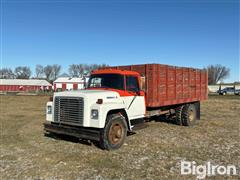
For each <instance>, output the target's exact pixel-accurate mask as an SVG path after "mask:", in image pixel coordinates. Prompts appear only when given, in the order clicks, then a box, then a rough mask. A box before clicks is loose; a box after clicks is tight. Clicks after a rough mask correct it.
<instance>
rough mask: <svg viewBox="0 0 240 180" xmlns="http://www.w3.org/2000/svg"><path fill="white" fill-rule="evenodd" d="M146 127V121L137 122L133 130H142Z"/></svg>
mask: <svg viewBox="0 0 240 180" xmlns="http://www.w3.org/2000/svg"><path fill="white" fill-rule="evenodd" d="M146 127H148V125H147V124H145V123H141V124H136V125H134V126H133V128H132V131H137V130H141V129H144V128H146Z"/></svg>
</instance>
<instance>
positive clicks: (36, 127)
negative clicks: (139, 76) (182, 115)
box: [0, 96, 240, 179]
mask: <svg viewBox="0 0 240 180" xmlns="http://www.w3.org/2000/svg"><path fill="white" fill-rule="evenodd" d="M0 99H1V102H0V113H1V142H0V143H1V148H0V149H1V162H0V167H1V169H0V170H1V172H0V173H1V179H25V178H29V179H45V178H47V179H77V178H79V179H102V178H103V179H119V178H122V179H145V178H148V179H189V178H192V179H194V178H195V177H194V176H181V175H180V168H179V164H180V161H181V160H188V161H193V160H194V161H196V162H197V163H199V164H202V163H204V162H205V161H211V162H213V163H215V164H224V165H227V164H235V165H240V162H239V161H240V144H239V137H240V134H239V133H240V129H239V128H240V120H239V114H240V113H239V112H240V105H239V100H240V98H239V97H236V96H227V97H220V96H213V97H210V98H209V100H208V101H206V102H203V103H202V112H201V113H202V120H201V121H198V124H197V125H196V126H194V127H180V126H177V125H174V124H172V123H166V122H157V121H152V122H150V123H149V127H148V128H146V129H143V130H140V131H137V133H136V134H134V135H131V136H128V137H127V140H126V143H125V144H124V146H123V147H122V148H121V149H119V150H117V151H111V152H108V151H103V150H101V149H99V148H98V147H96V146H95V145H93V144H91V143H88V142H86V143H84V142H82V141H78V140H75V139H68V140H66V139H57V138H50V137H45V136H44V135H43V126H42V124H43V122H44V119H45V115H44V113H45V103H46V102H47V100H48V97H41V96H29V97H26V96H0ZM216 178H217V179H220V178H223V177H216ZM232 178H236V179H237V177H236V176H235V177H232Z"/></svg>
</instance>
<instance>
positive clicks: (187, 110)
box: [181, 104, 197, 126]
mask: <svg viewBox="0 0 240 180" xmlns="http://www.w3.org/2000/svg"><path fill="white" fill-rule="evenodd" d="M181 118H182V123H183V125H184V126H193V125H194V124H195V123H196V120H197V110H196V107H195V106H194V104H186V105H184V107H183V109H182V116H181Z"/></svg>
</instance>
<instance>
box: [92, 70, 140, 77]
mask: <svg viewBox="0 0 240 180" xmlns="http://www.w3.org/2000/svg"><path fill="white" fill-rule="evenodd" d="M91 74H122V75H133V76H138V75H139V73H138V72H136V71H127V70H120V69H98V70H94V71H92V73H91Z"/></svg>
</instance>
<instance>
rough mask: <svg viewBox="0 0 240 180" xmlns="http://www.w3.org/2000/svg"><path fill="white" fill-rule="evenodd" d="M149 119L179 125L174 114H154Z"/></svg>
mask: <svg viewBox="0 0 240 180" xmlns="http://www.w3.org/2000/svg"><path fill="white" fill-rule="evenodd" d="M149 121H155V122H163V123H168V124H173V125H176V126H178V124H177V122H176V119H175V117H174V116H166V115H161V116H153V117H151V118H150V119H149Z"/></svg>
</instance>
